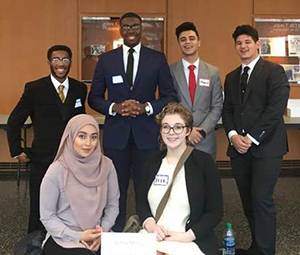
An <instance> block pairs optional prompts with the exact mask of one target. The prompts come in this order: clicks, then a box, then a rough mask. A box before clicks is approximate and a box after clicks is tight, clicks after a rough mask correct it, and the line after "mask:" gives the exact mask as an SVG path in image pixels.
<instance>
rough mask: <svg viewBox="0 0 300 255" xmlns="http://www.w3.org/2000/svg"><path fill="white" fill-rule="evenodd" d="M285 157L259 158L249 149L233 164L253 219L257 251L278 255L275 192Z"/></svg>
mask: <svg viewBox="0 0 300 255" xmlns="http://www.w3.org/2000/svg"><path fill="white" fill-rule="evenodd" d="M281 165H282V157H281V156H280V157H269V158H256V157H253V156H252V155H251V152H250V151H248V152H247V153H246V154H243V155H239V156H237V157H235V158H231V167H232V171H233V175H234V178H235V180H236V184H237V187H238V190H239V193H240V197H241V200H242V204H243V209H244V213H245V216H246V218H247V220H248V222H249V226H250V231H251V236H252V248H253V247H256V249H257V250H256V251H254V254H257V255H274V254H275V243H276V214H275V206H274V203H273V192H274V188H275V185H276V182H277V179H278V176H279V174H280V170H281Z"/></svg>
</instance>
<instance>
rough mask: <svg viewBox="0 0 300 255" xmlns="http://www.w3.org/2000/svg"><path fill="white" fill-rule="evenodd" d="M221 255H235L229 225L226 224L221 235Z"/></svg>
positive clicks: (232, 236) (231, 231) (230, 226)
mask: <svg viewBox="0 0 300 255" xmlns="http://www.w3.org/2000/svg"><path fill="white" fill-rule="evenodd" d="M223 255H235V241H234V234H233V230H232V225H231V223H226V228H225V233H224V235H223Z"/></svg>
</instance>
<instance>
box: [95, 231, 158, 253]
mask: <svg viewBox="0 0 300 255" xmlns="http://www.w3.org/2000/svg"><path fill="white" fill-rule="evenodd" d="M141 254H143V255H156V236H155V234H142V233H113V232H109V233H102V235H101V255H141Z"/></svg>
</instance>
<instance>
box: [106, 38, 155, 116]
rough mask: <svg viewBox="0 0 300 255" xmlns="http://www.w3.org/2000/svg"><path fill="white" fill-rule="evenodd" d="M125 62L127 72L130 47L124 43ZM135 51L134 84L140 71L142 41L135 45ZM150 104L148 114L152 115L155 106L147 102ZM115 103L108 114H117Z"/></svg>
mask: <svg viewBox="0 0 300 255" xmlns="http://www.w3.org/2000/svg"><path fill="white" fill-rule="evenodd" d="M122 47H123V62H124V71H125V73H126V70H127V62H128V54H129V49H130V47H128V46H127V45H125V44H123V46H122ZM133 49H134V52H133V77H132V84H133V86H134V82H135V78H136V74H137V71H138V66H139V60H140V52H141V43H139V44H138V45H136V46H134V47H133ZM147 104H148V106H149V107H150V112H149V113H147V115H148V116H149V115H151V114H153V107H152V105H151V104H150V103H149V102H147ZM114 105H115V102H114V103H112V104H111V105H110V106H109V109H108V114H109V115H111V116H116V114H117V113H116V112H114V111H113V106H114Z"/></svg>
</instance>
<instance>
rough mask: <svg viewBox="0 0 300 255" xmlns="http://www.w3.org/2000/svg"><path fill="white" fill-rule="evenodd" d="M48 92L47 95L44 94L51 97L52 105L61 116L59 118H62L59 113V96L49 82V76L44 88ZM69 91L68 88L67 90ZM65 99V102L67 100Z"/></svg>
mask: <svg viewBox="0 0 300 255" xmlns="http://www.w3.org/2000/svg"><path fill="white" fill-rule="evenodd" d="M46 87H47V88H48V90H49V93H47V92H46V94H47V95H48V94H49V96H50V97H51V101H52V102H53V104H55V105H56V106H57V111H58V112H59V113H60V114H61V116H63V114H62V112H61V107H60V104H62V102H61V100H60V98H59V96H58V93H57V91H56V89H55V87H54V85H53V83H52V81H51V78H50V75H49V76H48V79H47V86H46ZM69 90H70V88H69ZM68 94H69V91H68ZM68 94H67V98H68ZM67 98H66V100H67Z"/></svg>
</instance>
